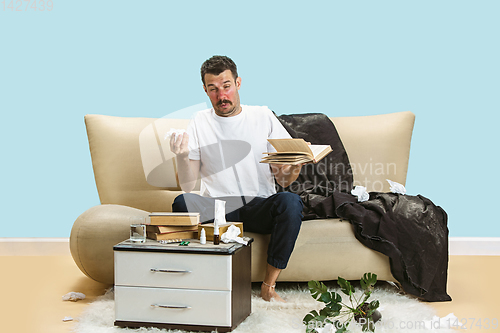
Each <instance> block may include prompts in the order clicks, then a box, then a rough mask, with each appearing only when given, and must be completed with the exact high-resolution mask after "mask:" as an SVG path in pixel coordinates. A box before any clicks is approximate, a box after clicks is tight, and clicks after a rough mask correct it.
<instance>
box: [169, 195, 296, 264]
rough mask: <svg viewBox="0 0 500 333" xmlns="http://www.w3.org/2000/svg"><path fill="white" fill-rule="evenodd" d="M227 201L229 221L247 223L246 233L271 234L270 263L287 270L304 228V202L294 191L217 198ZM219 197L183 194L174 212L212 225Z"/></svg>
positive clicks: (245, 226)
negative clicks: (196, 215) (197, 216)
mask: <svg viewBox="0 0 500 333" xmlns="http://www.w3.org/2000/svg"><path fill="white" fill-rule="evenodd" d="M217 199H219V200H224V201H226V220H227V221H232V222H233V221H240V222H243V230H245V231H249V232H255V233H259V234H271V241H270V242H269V246H268V248H267V262H268V263H269V264H270V265H271V266H273V267H276V268H279V269H284V268H286V265H287V264H288V259H289V258H290V255H291V254H292V251H293V248H294V246H295V240H296V239H297V236H298V235H299V231H300V226H301V225H302V206H303V205H302V200H301V199H300V197H299V196H298V195H297V194H294V193H290V192H280V193H276V194H274V195H272V196H270V197H268V198H260V197H254V198H252V199H251V200H248V198H247V200H246V201H244V202H246V204H243V201H242V199H241V198H240V197H223V198H217ZM214 206H215V198H207V197H202V196H200V195H197V194H193V193H185V194H181V195H179V196H178V197H176V198H175V200H174V203H173V204H172V211H174V212H199V213H200V218H201V221H202V222H212V221H213V218H214Z"/></svg>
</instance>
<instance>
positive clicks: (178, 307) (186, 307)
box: [151, 304, 191, 309]
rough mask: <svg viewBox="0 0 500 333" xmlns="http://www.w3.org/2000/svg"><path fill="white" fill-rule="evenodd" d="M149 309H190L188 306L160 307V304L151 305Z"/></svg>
mask: <svg viewBox="0 0 500 333" xmlns="http://www.w3.org/2000/svg"><path fill="white" fill-rule="evenodd" d="M151 307H153V308H163V309H191V307H190V306H187V305H181V306H177V305H161V304H151Z"/></svg>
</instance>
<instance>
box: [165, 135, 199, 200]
mask: <svg viewBox="0 0 500 333" xmlns="http://www.w3.org/2000/svg"><path fill="white" fill-rule="evenodd" d="M188 142H189V135H188V134H187V133H184V134H183V135H182V136H179V137H178V138H176V135H175V134H174V135H172V137H171V138H170V150H171V151H172V152H173V153H174V154H175V155H176V156H177V176H178V177H179V185H180V186H181V189H182V190H183V191H184V192H187V193H189V192H191V191H192V190H193V189H194V186H195V185H196V180H197V179H198V175H199V173H200V160H190V159H189V148H188Z"/></svg>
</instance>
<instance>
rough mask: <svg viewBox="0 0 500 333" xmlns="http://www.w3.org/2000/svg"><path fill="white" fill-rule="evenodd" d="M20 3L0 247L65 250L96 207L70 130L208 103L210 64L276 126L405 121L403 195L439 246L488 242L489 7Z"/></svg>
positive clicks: (11, 23)
mask: <svg viewBox="0 0 500 333" xmlns="http://www.w3.org/2000/svg"><path fill="white" fill-rule="evenodd" d="M34 1H35V0H31V2H30V4H32V3H33V2H34ZM9 3H10V0H6V5H8V4H9ZM18 3H20V1H18ZM26 3H27V2H26V1H24V2H23V5H22V7H21V11H19V12H16V11H11V10H10V9H9V8H6V9H5V10H4V9H3V8H2V6H3V5H2V4H0V110H1V115H2V119H1V123H0V124H1V125H0V126H1V131H0V133H1V142H2V152H1V154H2V163H1V168H2V170H1V171H2V172H1V174H2V175H3V179H2V182H1V184H2V185H1V188H2V191H1V196H2V200H1V205H2V206H1V207H2V213H1V223H2V226H1V228H0V230H1V231H0V237H68V236H69V234H70V230H71V226H72V224H73V221H74V220H75V219H76V218H77V217H78V215H79V214H81V213H82V212H84V211H85V210H86V209H88V208H89V207H91V206H93V205H97V204H99V200H98V196H97V191H96V188H95V183H94V178H93V171H92V165H91V161H90V154H89V150H88V143H87V138H86V132H85V127H84V123H83V116H84V115H85V114H88V113H96V114H107V115H116V116H147V117H162V116H164V115H166V114H168V113H170V112H173V111H175V110H179V109H182V108H185V107H187V106H190V105H194V104H198V103H201V102H207V103H208V99H207V98H206V96H205V95H204V93H203V90H202V88H201V82H200V78H199V67H200V65H201V63H202V62H203V61H204V60H205V59H207V58H209V57H210V56H211V55H213V54H225V55H228V56H230V57H232V58H233V59H234V60H235V61H236V63H237V64H238V67H239V72H240V76H241V77H242V78H243V86H242V90H241V91H240V93H241V98H242V102H243V103H244V104H257V105H268V106H269V107H271V108H272V109H273V110H275V111H276V112H277V113H278V114H283V113H305V112H323V113H326V114H327V115H329V116H361V115H374V114H381V113H390V112H398V111H406V110H411V111H413V112H414V113H415V114H416V123H415V130H414V135H413V143H412V150H411V157H410V167H409V172H408V180H407V190H408V193H409V194H422V195H424V196H427V197H429V198H431V199H432V200H433V201H434V202H435V203H436V204H438V205H440V206H442V207H443V208H444V209H445V210H446V211H447V212H448V214H449V228H450V235H451V236H496V237H498V236H500V227H499V226H498V225H499V224H498V214H496V207H497V205H498V200H497V199H496V195H497V192H498V188H499V185H500V182H499V180H498V176H497V174H498V166H497V164H496V162H497V158H496V154H497V151H498V148H497V146H498V143H499V140H498V124H499V120H500V119H499V112H500V102H499V100H500V99H499V92H500V83H499V82H500V79H499V78H500V68H499V63H500V62H499V59H500V48H499V35H500V20H499V19H498V17H499V14H500V2H499V1H497V0H490V1H488V0H478V1H472V0H471V1H458V0H453V1H445V0H440V1H436V0H432V1H425V0H424V1H402V0H398V1H375V0H370V1H300V2H299V1H297V2H295V1H279V2H271V3H267V2H265V1H247V2H245V3H244V4H240V2H237V1H226V2H209V1H203V2H202V1H195V2H194V1H182V2H181V1H175V2H174V1H166V0H162V1H158V0H150V1H116V0H115V1H95V0H92V1H63V0H53V2H52V3H53V10H52V11H50V12H48V11H44V12H40V11H34V10H33V9H28V10H27V11H25V6H26ZM38 4H40V0H38ZM16 7H17V5H15V7H14V9H15V8H16Z"/></svg>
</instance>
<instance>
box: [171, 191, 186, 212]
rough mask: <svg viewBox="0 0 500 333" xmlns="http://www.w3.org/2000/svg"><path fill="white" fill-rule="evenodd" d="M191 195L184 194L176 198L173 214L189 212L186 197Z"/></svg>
mask: <svg viewBox="0 0 500 333" xmlns="http://www.w3.org/2000/svg"><path fill="white" fill-rule="evenodd" d="M187 194H189V193H184V194H181V195H178V196H176V197H175V199H174V202H173V203H172V212H187V211H188V208H187V205H186V198H185V196H186V195H187Z"/></svg>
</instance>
